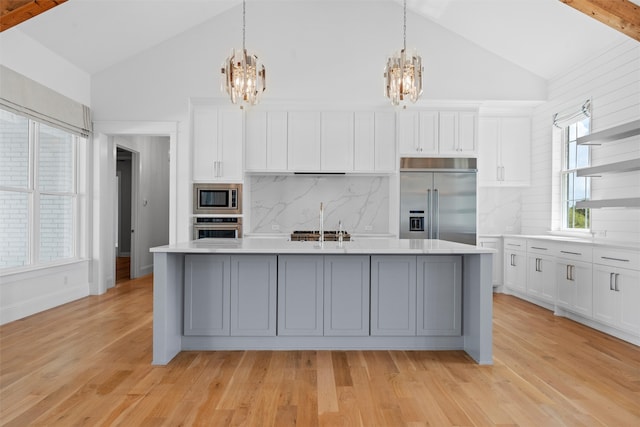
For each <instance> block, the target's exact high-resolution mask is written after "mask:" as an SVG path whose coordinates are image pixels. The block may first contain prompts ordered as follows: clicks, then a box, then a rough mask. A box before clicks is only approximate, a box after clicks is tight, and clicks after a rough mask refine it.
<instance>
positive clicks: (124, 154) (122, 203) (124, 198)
mask: <svg viewBox="0 0 640 427" xmlns="http://www.w3.org/2000/svg"><path fill="white" fill-rule="evenodd" d="M134 157H135V162H136V163H137V160H138V159H137V156H136V153H134V152H133V151H131V150H127V149H126V148H123V147H119V146H118V147H116V187H117V188H116V190H117V196H116V227H115V228H116V284H117V283H119V282H122V281H125V280H129V279H131V278H132V277H134V274H132V272H131V268H132V265H133V263H132V262H131V256H132V254H133V253H134V251H132V250H131V248H132V244H133V242H132V240H133V239H132V234H133V232H134V229H133V228H132V224H133V209H132V208H133V206H134V203H133V200H132V197H133V194H134V191H133V175H132V171H133V170H134V167H133V163H134Z"/></svg>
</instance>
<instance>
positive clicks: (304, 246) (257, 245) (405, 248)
mask: <svg viewBox="0 0 640 427" xmlns="http://www.w3.org/2000/svg"><path fill="white" fill-rule="evenodd" d="M151 252H154V253H194V254H197V253H203V254H215V253H224V254H229V253H238V254H251V253H254V254H317V255H323V254H345V255H349V254H352V255H358V254H360V255H362V254H388V255H393V254H398V255H410V254H413V255H438V254H442V255H444V254H449V255H450V254H483V253H496V251H495V250H494V249H491V248H482V247H479V246H472V245H466V244H462V243H455V242H449V241H446V240H432V239H396V238H360V239H355V240H353V241H350V242H343V243H342V244H340V243H338V242H324V244H323V245H322V247H321V246H320V244H319V242H295V241H289V240H286V239H265V238H244V239H199V240H192V241H189V242H182V243H175V244H171V245H165V246H158V247H155V248H151Z"/></svg>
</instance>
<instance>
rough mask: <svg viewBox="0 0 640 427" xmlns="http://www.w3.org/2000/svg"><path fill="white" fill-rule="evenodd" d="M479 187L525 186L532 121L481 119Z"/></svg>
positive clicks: (529, 166) (529, 164) (529, 171)
mask: <svg viewBox="0 0 640 427" xmlns="http://www.w3.org/2000/svg"><path fill="white" fill-rule="evenodd" d="M478 128H479V131H478V133H479V138H478V139H479V146H480V149H479V151H480V155H479V156H478V185H480V186H488V187H490V186H512V187H515V186H528V185H529V184H530V175H531V156H530V151H531V119H530V118H529V117H480V119H479V125H478Z"/></svg>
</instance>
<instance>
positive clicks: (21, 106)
mask: <svg viewBox="0 0 640 427" xmlns="http://www.w3.org/2000/svg"><path fill="white" fill-rule="evenodd" d="M0 107H2V108H4V109H6V110H9V111H12V112H14V113H16V114H20V115H23V116H27V117H29V118H31V119H33V120H36V121H39V122H44V123H46V124H49V125H51V126H55V127H57V128H60V129H63V130H65V131H68V132H70V133H74V134H76V135H79V136H82V137H85V138H86V137H88V136H89V134H90V133H91V110H90V109H89V107H87V106H86V105H83V104H81V103H79V102H76V101H74V100H72V99H71V98H68V97H66V96H64V95H62V94H60V93H58V92H56V91H54V90H51V89H49V88H48V87H46V86H44V85H41V84H40V83H38V82H36V81H34V80H31V79H30V78H28V77H25V76H23V75H22V74H20V73H17V72H15V71H13V70H12V69H10V68H7V67H5V66H4V65H0Z"/></svg>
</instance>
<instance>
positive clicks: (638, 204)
mask: <svg viewBox="0 0 640 427" xmlns="http://www.w3.org/2000/svg"><path fill="white" fill-rule="evenodd" d="M576 208H578V209H583V208H591V209H598V208H640V197H631V198H626V199H607V200H585V201H583V202H578V203H576Z"/></svg>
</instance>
